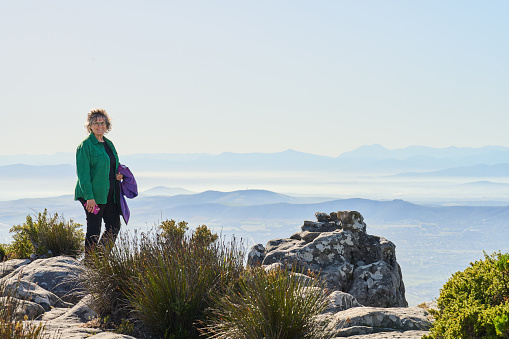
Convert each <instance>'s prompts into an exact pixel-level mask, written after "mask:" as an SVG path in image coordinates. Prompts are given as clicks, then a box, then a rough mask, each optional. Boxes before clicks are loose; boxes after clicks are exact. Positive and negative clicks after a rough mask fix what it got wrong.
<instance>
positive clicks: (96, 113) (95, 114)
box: [85, 108, 111, 133]
mask: <svg viewBox="0 0 509 339" xmlns="http://www.w3.org/2000/svg"><path fill="white" fill-rule="evenodd" d="M97 118H103V119H104V121H105V122H106V133H108V132H109V131H110V130H111V118H110V116H109V115H108V113H106V111H105V110H104V109H102V108H94V109H93V110H91V111H90V112H88V115H87V122H86V123H85V128H86V129H87V131H88V133H91V132H92V124H93V123H94V122H96V121H97Z"/></svg>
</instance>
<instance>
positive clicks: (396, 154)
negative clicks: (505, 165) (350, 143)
mask: <svg viewBox="0 0 509 339" xmlns="http://www.w3.org/2000/svg"><path fill="white" fill-rule="evenodd" d="M419 156H425V157H430V158H436V159H451V158H452V159H465V158H467V159H471V160H470V161H474V162H478V163H480V162H485V161H486V160H488V161H489V162H490V163H491V162H493V161H496V162H500V160H501V159H504V158H505V159H509V148H508V147H503V146H485V147H480V148H471V147H454V146H451V147H446V148H433V147H426V146H409V147H405V148H398V149H393V150H390V149H387V148H385V147H383V146H381V145H378V144H374V145H365V146H361V147H359V148H357V149H355V150H353V151H350V152H345V153H343V154H341V155H340V156H339V157H338V158H371V159H377V160H382V159H398V160H404V159H409V158H412V157H419Z"/></svg>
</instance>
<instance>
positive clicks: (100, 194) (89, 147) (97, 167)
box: [74, 108, 123, 253]
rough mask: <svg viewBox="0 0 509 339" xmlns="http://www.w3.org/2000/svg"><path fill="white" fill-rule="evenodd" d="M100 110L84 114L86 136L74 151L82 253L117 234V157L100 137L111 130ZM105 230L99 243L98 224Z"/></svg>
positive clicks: (119, 175) (118, 221) (110, 239)
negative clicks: (81, 216)
mask: <svg viewBox="0 0 509 339" xmlns="http://www.w3.org/2000/svg"><path fill="white" fill-rule="evenodd" d="M110 120H111V119H110V117H109V116H108V113H106V111H105V110H104V109H100V108H97V109H93V110H91V111H90V112H89V113H88V116H87V122H86V124H85V128H86V129H87V131H88V132H89V133H90V134H89V136H88V137H87V138H86V139H85V140H83V142H82V143H81V144H80V145H79V146H78V148H77V149H76V172H77V174H78V182H77V183H76V189H75V191H74V200H79V201H80V203H81V204H82V205H83V207H84V209H85V213H86V217H87V234H86V237H85V253H87V252H88V251H89V250H90V249H91V248H92V247H94V246H95V245H97V244H98V243H100V244H101V245H105V244H107V243H109V242H110V241H111V242H112V243H114V242H115V239H116V238H117V235H118V232H119V231H120V214H121V208H120V195H119V191H120V190H119V181H120V180H122V179H123V175H122V174H120V173H118V165H119V162H118V154H117V151H116V150H115V146H113V143H112V142H111V141H110V140H109V139H106V137H105V136H104V135H105V134H106V133H108V132H109V131H110V130H111V122H110ZM102 220H104V226H105V230H104V233H103V235H102V236H101V240H100V241H99V235H100V233H101V223H102Z"/></svg>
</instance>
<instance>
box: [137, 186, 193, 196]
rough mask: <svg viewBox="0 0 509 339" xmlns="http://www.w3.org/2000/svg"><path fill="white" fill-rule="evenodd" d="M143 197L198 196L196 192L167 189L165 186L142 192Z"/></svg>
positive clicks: (176, 188) (177, 188) (175, 188)
mask: <svg viewBox="0 0 509 339" xmlns="http://www.w3.org/2000/svg"><path fill="white" fill-rule="evenodd" d="M141 194H142V195H150V196H155V195H156V196H157V195H164V196H174V195H186V194H196V192H193V191H189V190H186V189H184V188H180V187H165V186H157V187H153V188H151V189H148V190H146V191H143V192H141Z"/></svg>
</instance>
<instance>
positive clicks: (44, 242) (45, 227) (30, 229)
mask: <svg viewBox="0 0 509 339" xmlns="http://www.w3.org/2000/svg"><path fill="white" fill-rule="evenodd" d="M10 232H11V233H13V235H12V238H13V242H12V243H11V245H9V247H8V254H9V257H10V258H29V257H30V255H31V254H32V253H35V254H38V255H47V254H48V253H51V255H55V256H56V255H68V256H71V257H75V258H76V257H78V256H79V255H80V254H82V253H83V243H84V241H85V236H84V234H83V231H82V230H81V225H80V224H76V223H74V222H73V221H72V220H70V221H68V222H66V221H65V220H64V219H63V218H61V217H59V216H58V214H57V213H55V214H54V215H53V216H51V215H50V216H48V211H47V210H46V209H45V210H44V212H43V213H39V215H38V216H37V220H35V221H34V220H33V218H32V216H30V215H28V216H27V217H26V222H25V223H24V224H23V225H16V226H13V227H12V228H11V229H10ZM48 251H50V252H48Z"/></svg>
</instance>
